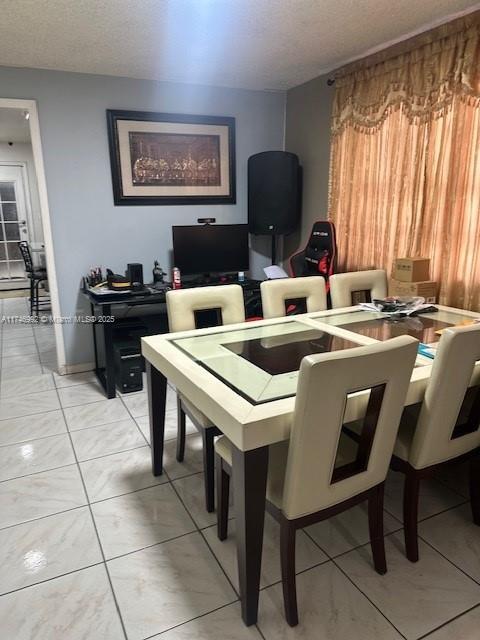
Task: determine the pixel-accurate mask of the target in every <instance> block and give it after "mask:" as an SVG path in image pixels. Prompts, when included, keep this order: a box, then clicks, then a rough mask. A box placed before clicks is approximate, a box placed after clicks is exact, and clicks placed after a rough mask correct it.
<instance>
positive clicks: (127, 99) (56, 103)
mask: <svg viewBox="0 0 480 640" xmlns="http://www.w3.org/2000/svg"><path fill="white" fill-rule="evenodd" d="M0 87H1V89H0V97H4V98H28V99H35V100H37V102H38V109H39V117H40V132H41V137H42V144H43V154H44V160H45V171H46V178H47V187H48V197H49V204H50V213H51V221H52V231H53V244H54V253H55V259H56V266H57V277H58V283H59V295H60V306H61V313H62V315H63V316H70V315H73V314H75V312H76V310H77V309H80V308H81V304H82V303H81V298H80V296H79V293H78V288H79V282H80V277H81V276H82V275H83V274H84V273H85V272H86V271H87V270H88V269H89V268H90V266H92V265H100V264H101V265H108V266H109V267H111V268H112V269H114V270H117V271H122V270H124V269H125V265H126V263H127V262H141V263H143V265H144V272H145V273H146V276H147V277H148V275H149V272H150V270H151V267H152V265H153V260H154V259H155V258H157V259H158V260H159V261H160V264H161V265H162V266H163V267H164V268H165V267H167V266H168V267H170V251H171V227H172V225H173V224H194V223H196V220H197V218H198V217H206V216H214V217H215V218H216V219H217V221H218V222H219V223H238V222H246V220H247V192H246V188H247V158H248V157H249V156H250V155H252V154H253V153H257V152H260V151H266V150H272V149H282V148H283V135H284V112H285V95H284V94H283V93H279V92H262V91H242V90H234V89H223V88H212V87H202V86H193V85H192V86H190V85H180V84H169V83H155V82H150V81H143V80H132V79H126V78H114V77H109V76H94V75H83V74H74V73H63V72H55V71H41V70H32V69H14V68H0ZM106 109H132V110H145V111H165V112H171V113H192V114H208V115H223V116H234V117H235V118H236V156H237V204H236V205H215V206H207V205H202V206H175V207H160V206H152V207H123V206H122V207H114V206H113V198H112V186H111V177H110V160H109V154H108V141H107V129H106V116H105V110H106ZM252 245H253V252H252V260H251V266H252V274H253V275H254V276H261V273H262V272H261V269H262V267H263V266H265V265H267V264H268V263H269V262H268V254H269V244H268V239H267V238H253V239H252ZM63 331H64V338H65V347H66V353H67V364H69V365H72V364H78V363H85V362H91V361H92V358H93V351H92V345H91V327H88V326H85V325H84V326H74V325H64V327H63Z"/></svg>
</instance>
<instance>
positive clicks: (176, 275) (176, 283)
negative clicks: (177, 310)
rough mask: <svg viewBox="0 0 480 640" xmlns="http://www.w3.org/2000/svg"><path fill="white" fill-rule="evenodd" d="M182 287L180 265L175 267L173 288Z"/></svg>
mask: <svg viewBox="0 0 480 640" xmlns="http://www.w3.org/2000/svg"><path fill="white" fill-rule="evenodd" d="M181 287H182V278H181V276H180V269H179V268H178V267H173V273H172V288H173V289H181Z"/></svg>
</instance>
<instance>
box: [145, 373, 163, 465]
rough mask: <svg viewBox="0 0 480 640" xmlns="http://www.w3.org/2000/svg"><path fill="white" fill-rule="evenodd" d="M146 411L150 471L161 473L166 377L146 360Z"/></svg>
mask: <svg viewBox="0 0 480 640" xmlns="http://www.w3.org/2000/svg"><path fill="white" fill-rule="evenodd" d="M146 369H147V389H148V413H149V416H150V444H151V447H152V473H153V475H154V476H160V475H161V474H162V473H163V440H164V436H165V404H166V400H167V379H166V378H165V376H164V375H163V374H162V373H160V371H158V369H155V367H153V366H152V365H151V364H150V363H149V362H148V361H146Z"/></svg>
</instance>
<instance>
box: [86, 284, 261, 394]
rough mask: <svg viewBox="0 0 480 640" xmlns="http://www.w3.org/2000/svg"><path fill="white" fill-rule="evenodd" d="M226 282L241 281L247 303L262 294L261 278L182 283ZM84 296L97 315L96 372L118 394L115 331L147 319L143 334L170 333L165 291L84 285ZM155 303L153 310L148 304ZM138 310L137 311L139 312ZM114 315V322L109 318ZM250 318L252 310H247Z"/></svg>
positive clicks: (95, 323)
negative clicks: (95, 288) (105, 289)
mask: <svg viewBox="0 0 480 640" xmlns="http://www.w3.org/2000/svg"><path fill="white" fill-rule="evenodd" d="M223 284H239V285H240V286H241V287H242V289H243V293H244V299H245V305H246V306H248V303H249V302H250V301H251V300H252V299H254V298H256V297H259V294H260V280H250V279H245V281H244V282H238V281H237V280H227V281H215V282H205V283H199V282H188V281H187V282H182V288H183V289H189V288H193V287H201V286H214V285H215V286H217V285H223ZM82 291H83V293H84V295H85V296H86V297H87V298H88V300H89V302H90V309H91V315H92V317H93V318H94V321H93V324H92V327H93V346H94V352H95V373H96V376H97V378H98V380H99V382H100V384H101V385H102V387H103V388H104V390H105V393H106V395H107V398H114V397H115V362H114V345H115V333H119V331H121V330H124V331H126V332H128V330H129V324H130V325H131V324H132V323H134V322H139V321H141V322H143V323H144V324H146V325H148V327H147V330H146V331H145V333H143V334H142V335H153V334H156V333H166V332H168V321H167V311H166V304H165V291H159V292H155V293H150V292H128V293H115V292H112V293H108V294H95V293H94V291H92V290H91V289H89V288H88V287H86V286H85V285H84V287H83V289H82ZM151 305H153V307H154V308H152V310H151V312H149V309H148V307H150V306H151ZM136 312H137V313H136ZM112 317H113V318H114V320H113V322H112V321H109V320H110V319H111V318H112ZM247 317H248V313H247Z"/></svg>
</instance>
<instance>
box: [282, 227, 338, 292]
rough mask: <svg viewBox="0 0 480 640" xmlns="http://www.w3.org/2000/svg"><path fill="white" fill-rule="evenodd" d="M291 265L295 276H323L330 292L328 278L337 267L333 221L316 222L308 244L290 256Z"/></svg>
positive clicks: (291, 272)
mask: <svg viewBox="0 0 480 640" xmlns="http://www.w3.org/2000/svg"><path fill="white" fill-rule="evenodd" d="M289 265H290V275H291V276H292V277H293V278H298V277H301V276H315V275H318V276H323V277H324V278H325V285H326V287H327V292H328V290H329V283H328V279H329V277H330V276H331V275H332V274H334V273H335V271H336V269H337V242H336V237H335V226H334V224H333V222H329V221H327V220H318V221H317V222H315V223H314V225H313V227H312V232H311V234H310V238H309V240H308V242H307V245H306V246H305V248H304V249H302V250H301V251H298V252H297V253H294V254H293V255H292V256H291V257H290V260H289Z"/></svg>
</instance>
